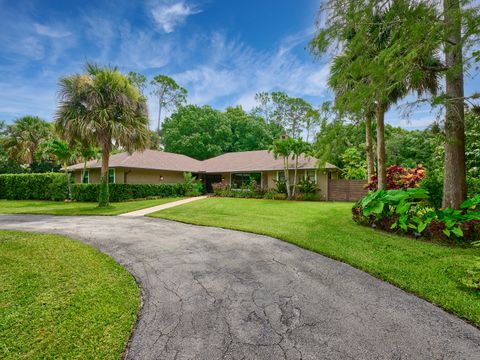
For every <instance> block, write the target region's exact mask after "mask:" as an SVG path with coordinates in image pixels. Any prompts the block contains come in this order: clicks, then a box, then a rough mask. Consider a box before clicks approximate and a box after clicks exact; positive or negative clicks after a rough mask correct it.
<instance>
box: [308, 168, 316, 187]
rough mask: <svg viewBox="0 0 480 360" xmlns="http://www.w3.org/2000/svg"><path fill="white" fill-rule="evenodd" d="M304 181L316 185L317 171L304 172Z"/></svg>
mask: <svg viewBox="0 0 480 360" xmlns="http://www.w3.org/2000/svg"><path fill="white" fill-rule="evenodd" d="M305 180H309V181H311V182H313V183H314V184H316V183H317V171H316V170H305Z"/></svg>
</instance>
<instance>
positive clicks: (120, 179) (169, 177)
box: [74, 168, 183, 184]
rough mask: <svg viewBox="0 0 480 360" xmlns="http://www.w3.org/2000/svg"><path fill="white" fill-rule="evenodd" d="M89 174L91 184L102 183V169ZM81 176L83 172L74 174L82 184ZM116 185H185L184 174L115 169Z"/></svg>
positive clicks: (92, 170)
mask: <svg viewBox="0 0 480 360" xmlns="http://www.w3.org/2000/svg"><path fill="white" fill-rule="evenodd" d="M89 173H90V183H91V184H96V183H99V182H100V169H90V170H89ZM81 176H82V171H81V170H80V171H75V172H74V178H75V182H76V183H80V182H81V180H82V179H81ZM161 177H163V180H161V179H160V178H161ZM125 180H126V182H125ZM115 183H117V184H123V183H127V184H160V183H162V184H175V183H183V172H180V171H161V170H143V169H123V168H115Z"/></svg>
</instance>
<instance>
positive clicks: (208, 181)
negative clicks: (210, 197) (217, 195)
mask: <svg viewBox="0 0 480 360" xmlns="http://www.w3.org/2000/svg"><path fill="white" fill-rule="evenodd" d="M220 182H222V175H221V174H207V175H206V176H205V189H206V190H207V193H212V192H213V188H212V184H216V183H220Z"/></svg>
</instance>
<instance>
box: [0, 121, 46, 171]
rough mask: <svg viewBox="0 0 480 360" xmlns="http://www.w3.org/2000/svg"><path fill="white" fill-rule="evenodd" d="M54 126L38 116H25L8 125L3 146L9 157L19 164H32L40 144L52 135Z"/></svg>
mask: <svg viewBox="0 0 480 360" xmlns="http://www.w3.org/2000/svg"><path fill="white" fill-rule="evenodd" d="M51 134H52V127H51V125H50V124H49V123H48V122H46V121H45V120H42V119H40V118H39V117H37V116H24V117H21V118H19V119H17V120H15V122H14V123H13V124H12V125H10V126H7V130H6V131H5V138H4V140H3V146H4V148H5V151H6V153H7V157H8V159H9V160H11V161H15V162H16V163H18V164H28V165H31V164H32V163H33V162H34V160H35V153H36V152H37V150H38V149H39V147H40V145H41V144H42V143H44V142H46V141H48V139H49V138H50V137H51Z"/></svg>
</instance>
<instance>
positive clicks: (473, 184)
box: [467, 177, 480, 197]
mask: <svg viewBox="0 0 480 360" xmlns="http://www.w3.org/2000/svg"><path fill="white" fill-rule="evenodd" d="M467 185H468V197H475V196H477V195H480V178H474V177H467Z"/></svg>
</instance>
